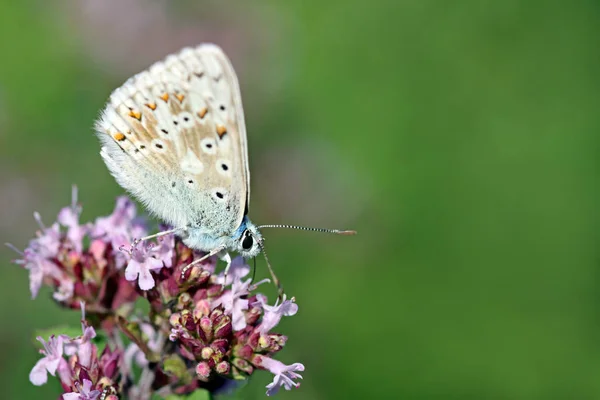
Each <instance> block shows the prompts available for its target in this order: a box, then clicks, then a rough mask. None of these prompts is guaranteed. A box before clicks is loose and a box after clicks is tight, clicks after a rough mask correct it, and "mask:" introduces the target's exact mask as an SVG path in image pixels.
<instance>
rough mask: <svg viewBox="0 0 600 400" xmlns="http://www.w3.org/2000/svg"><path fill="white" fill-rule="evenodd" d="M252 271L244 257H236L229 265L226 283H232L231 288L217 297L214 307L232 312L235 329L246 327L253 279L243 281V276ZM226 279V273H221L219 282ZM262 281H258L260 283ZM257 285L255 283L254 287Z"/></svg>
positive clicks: (228, 312) (239, 329)
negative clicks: (246, 313)
mask: <svg viewBox="0 0 600 400" xmlns="http://www.w3.org/2000/svg"><path fill="white" fill-rule="evenodd" d="M249 272H250V267H249V266H248V265H247V264H245V263H244V259H243V258H242V257H236V258H234V259H233V261H232V262H231V266H230V267H229V273H228V275H227V282H226V284H229V283H230V282H232V283H231V289H230V290H228V291H226V292H225V293H223V294H222V295H221V297H219V298H218V299H216V300H215V301H214V302H213V304H212V308H213V309H214V308H216V307H218V306H220V305H222V306H223V308H224V309H225V313H227V314H231V322H232V326H233V330H234V331H241V330H242V329H244V328H245V327H246V316H245V314H244V311H245V310H247V309H248V299H247V297H248V295H249V294H250V290H251V289H252V288H250V282H251V281H252V279H248V280H246V281H245V282H242V278H243V277H244V276H246V275H247V274H248V273H249ZM224 281H225V279H224V275H220V276H219V278H218V279H217V282H218V283H223V282H224ZM260 283H261V282H259V283H257V284H260ZM254 286H256V285H253V287H254Z"/></svg>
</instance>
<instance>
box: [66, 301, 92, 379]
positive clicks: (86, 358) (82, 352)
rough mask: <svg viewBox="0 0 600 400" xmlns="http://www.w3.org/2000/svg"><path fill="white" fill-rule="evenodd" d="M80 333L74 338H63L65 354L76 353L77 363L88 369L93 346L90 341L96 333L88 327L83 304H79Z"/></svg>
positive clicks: (90, 363)
mask: <svg viewBox="0 0 600 400" xmlns="http://www.w3.org/2000/svg"><path fill="white" fill-rule="evenodd" d="M80 304H81V331H82V335H81V336H78V337H76V338H73V339H71V338H69V337H68V336H63V337H64V338H65V339H66V340H68V341H67V342H66V343H65V354H66V355H68V356H71V355H73V354H75V353H77V356H78V362H79V364H81V365H82V366H84V367H86V368H89V367H90V366H91V365H92V356H93V355H94V344H93V343H92V339H93V338H95V337H96V331H95V330H94V327H93V326H88V324H87V322H86V320H85V303H84V302H83V301H82V302H81V303H80Z"/></svg>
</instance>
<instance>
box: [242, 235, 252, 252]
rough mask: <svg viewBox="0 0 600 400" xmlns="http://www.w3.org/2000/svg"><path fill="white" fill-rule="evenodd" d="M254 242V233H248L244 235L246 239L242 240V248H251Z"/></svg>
mask: <svg viewBox="0 0 600 400" xmlns="http://www.w3.org/2000/svg"><path fill="white" fill-rule="evenodd" d="M253 244H254V239H252V235H250V234H248V233H246V237H244V240H242V248H243V249H244V250H250V249H251V248H252V245H253Z"/></svg>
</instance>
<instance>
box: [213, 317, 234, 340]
mask: <svg viewBox="0 0 600 400" xmlns="http://www.w3.org/2000/svg"><path fill="white" fill-rule="evenodd" d="M232 329H233V328H232V325H231V318H229V317H228V316H227V315H224V316H223V318H221V320H220V321H219V323H218V325H217V326H216V327H215V337H216V338H225V337H228V336H229V335H230V334H231V332H232Z"/></svg>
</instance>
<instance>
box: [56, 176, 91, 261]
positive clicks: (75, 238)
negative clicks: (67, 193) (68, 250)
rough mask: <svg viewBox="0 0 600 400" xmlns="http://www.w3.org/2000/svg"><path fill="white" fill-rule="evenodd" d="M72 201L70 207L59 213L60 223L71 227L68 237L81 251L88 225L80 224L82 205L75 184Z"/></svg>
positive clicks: (76, 248)
mask: <svg viewBox="0 0 600 400" xmlns="http://www.w3.org/2000/svg"><path fill="white" fill-rule="evenodd" d="M71 197H72V201H71V206H70V207H65V208H63V209H62V210H60V212H59V213H58V218H57V220H58V223H60V224H61V225H62V226H65V227H67V228H69V229H68V230H67V238H68V239H69V241H70V242H71V244H72V245H73V247H74V248H75V251H77V252H78V253H81V250H82V249H83V242H82V240H83V237H84V236H85V235H86V234H87V231H88V227H87V226H85V225H79V214H81V207H79V206H78V205H77V187H76V186H73V191H72V194H71Z"/></svg>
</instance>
